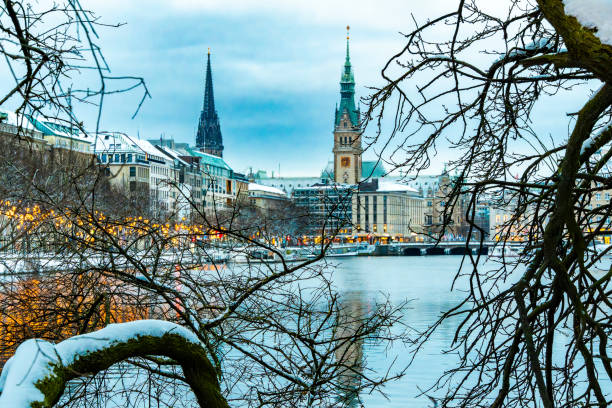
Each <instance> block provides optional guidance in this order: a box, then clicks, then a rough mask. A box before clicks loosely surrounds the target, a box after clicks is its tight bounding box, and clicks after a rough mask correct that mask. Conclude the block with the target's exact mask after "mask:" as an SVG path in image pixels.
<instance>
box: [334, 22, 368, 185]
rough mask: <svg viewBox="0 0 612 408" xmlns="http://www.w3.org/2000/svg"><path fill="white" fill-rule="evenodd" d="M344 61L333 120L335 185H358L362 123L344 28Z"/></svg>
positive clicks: (347, 28)
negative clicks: (337, 104) (338, 101)
mask: <svg viewBox="0 0 612 408" xmlns="http://www.w3.org/2000/svg"><path fill="white" fill-rule="evenodd" d="M346 30H347V33H346V60H345V61H344V68H343V70H342V76H341V78H340V106H336V116H335V120H334V149H333V152H334V181H335V182H336V183H345V184H357V183H359V181H360V180H361V153H362V152H363V150H362V148H361V123H360V112H359V109H358V108H356V107H355V77H354V76H353V68H352V66H351V59H350V56H349V35H348V30H349V27H348V26H347V27H346Z"/></svg>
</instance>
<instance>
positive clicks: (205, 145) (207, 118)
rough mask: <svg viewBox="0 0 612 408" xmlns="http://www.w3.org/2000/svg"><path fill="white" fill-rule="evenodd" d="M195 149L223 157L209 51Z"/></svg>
mask: <svg viewBox="0 0 612 408" xmlns="http://www.w3.org/2000/svg"><path fill="white" fill-rule="evenodd" d="M196 149H198V150H200V151H202V152H204V153H207V154H210V155H213V156H218V157H223V137H222V136H221V125H220V124H219V115H218V114H217V110H216V109H215V96H214V93H213V82H212V69H211V67H210V49H209V50H208V60H207V63H206V83H205V85H204V104H203V107H202V112H201V113H200V121H199V123H198V131H197V134H196Z"/></svg>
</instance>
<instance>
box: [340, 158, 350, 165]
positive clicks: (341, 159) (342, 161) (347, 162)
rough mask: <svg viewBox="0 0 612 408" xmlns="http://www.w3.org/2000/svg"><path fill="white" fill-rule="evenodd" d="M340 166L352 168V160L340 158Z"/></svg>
mask: <svg viewBox="0 0 612 408" xmlns="http://www.w3.org/2000/svg"><path fill="white" fill-rule="evenodd" d="M340 165H341V166H342V167H350V166H351V158H350V157H342V158H340Z"/></svg>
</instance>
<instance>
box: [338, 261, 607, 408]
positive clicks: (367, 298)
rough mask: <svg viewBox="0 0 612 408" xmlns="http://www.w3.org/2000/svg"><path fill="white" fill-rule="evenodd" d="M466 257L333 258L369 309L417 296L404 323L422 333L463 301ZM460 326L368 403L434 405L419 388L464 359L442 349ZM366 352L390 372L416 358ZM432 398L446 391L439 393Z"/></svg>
mask: <svg viewBox="0 0 612 408" xmlns="http://www.w3.org/2000/svg"><path fill="white" fill-rule="evenodd" d="M461 259H462V257H461V256H450V255H445V256H420V257H351V258H335V259H333V261H332V262H333V264H334V265H335V271H334V274H333V279H334V281H335V283H336V285H337V287H338V289H339V291H340V292H341V293H343V294H344V296H345V297H346V298H347V299H351V301H353V299H354V301H357V302H361V303H362V305H363V306H365V308H366V310H367V307H368V305H371V304H373V303H374V302H375V300H376V299H381V297H382V295H381V292H382V293H388V294H389V295H390V297H391V301H392V302H393V303H394V304H398V303H399V302H402V301H403V300H405V299H413V301H412V302H411V304H410V309H409V310H408V311H407V313H406V314H405V316H404V317H403V322H404V323H405V324H408V325H410V326H411V327H413V328H415V329H417V330H419V331H422V330H424V329H426V328H427V327H428V326H429V325H430V324H432V323H433V322H435V321H436V319H437V318H438V317H439V316H440V314H441V313H442V312H444V311H446V310H448V309H449V308H451V307H453V306H455V305H457V304H458V303H459V302H460V301H461V300H462V299H463V292H462V291H461V289H462V288H463V287H465V284H466V281H463V282H462V281H460V282H458V284H457V285H456V289H455V290H453V291H450V288H451V284H452V280H453V278H454V276H455V273H456V272H457V270H458V268H459V266H460V263H461ZM489 265H491V264H489ZM491 266H493V265H491ZM456 326H457V319H455V320H449V321H447V322H446V324H445V325H443V326H442V327H440V328H439V329H438V330H437V331H436V332H435V333H434V335H433V337H431V338H430V341H429V342H428V343H427V344H426V347H425V348H424V349H422V350H421V351H420V353H419V354H418V355H417V357H416V359H415V360H414V362H413V363H412V365H411V366H410V367H409V368H408V371H407V372H406V375H405V376H404V377H402V378H401V379H399V380H397V381H395V382H392V383H390V384H388V385H387V386H386V387H385V388H384V391H385V393H386V394H387V395H388V398H389V399H386V398H385V397H383V396H381V395H380V394H374V395H363V396H362V397H363V400H364V403H365V406H366V407H368V408H370V407H382V406H384V407H389V408H391V407H402V408H412V407H415V408H416V407H419V408H424V407H431V406H433V405H432V403H431V401H430V400H429V399H428V398H427V397H425V396H420V397H419V396H418V394H419V393H420V392H419V389H418V388H417V387H420V388H421V389H422V390H424V389H427V388H428V387H429V386H431V385H432V384H433V383H434V382H435V380H436V379H437V378H438V377H439V376H440V375H441V374H442V373H444V371H445V370H447V369H449V368H452V367H454V364H455V363H456V362H457V361H458V360H457V357H456V356H455V355H451V354H443V353H442V351H443V350H445V349H448V347H449V345H450V343H451V341H452V338H453V335H454V330H455V328H456ZM560 353H562V351H560ZM364 355H365V356H366V359H367V364H368V365H369V366H370V367H371V368H372V369H374V370H376V372H379V373H381V372H384V370H386V369H387V367H388V366H389V364H390V363H391V362H392V361H393V359H394V358H396V357H397V366H398V367H400V366H405V365H406V364H408V362H409V360H410V353H409V350H408V346H407V345H403V344H397V343H396V344H394V346H393V347H392V348H391V350H387V351H385V350H383V349H381V348H380V347H372V346H369V347H368V345H366V346H365V349H364ZM604 386H605V384H604ZM606 388H607V389H605V390H604V392H606V393H611V392H612V384H610V383H608V385H607V387H606ZM432 396H434V397H436V396H437V397H441V396H442V395H435V393H434V394H433V395H432Z"/></svg>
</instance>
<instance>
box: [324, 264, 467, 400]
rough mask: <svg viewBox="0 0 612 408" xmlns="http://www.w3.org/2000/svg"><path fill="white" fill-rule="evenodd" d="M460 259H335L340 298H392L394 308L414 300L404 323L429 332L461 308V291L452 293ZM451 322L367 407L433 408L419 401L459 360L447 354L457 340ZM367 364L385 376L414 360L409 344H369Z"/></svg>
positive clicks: (369, 397)
mask: <svg viewBox="0 0 612 408" xmlns="http://www.w3.org/2000/svg"><path fill="white" fill-rule="evenodd" d="M461 258H462V257H461V256H450V255H447V256H420V257H398V256H395V257H351V258H335V259H333V260H332V261H331V262H332V263H333V264H334V265H335V273H334V278H333V279H334V281H335V283H336V285H337V287H338V289H339V291H340V292H341V293H344V294H345V295H346V296H347V297H349V298H350V299H351V300H353V299H354V300H357V301H360V302H363V305H364V306H365V307H366V310H367V307H368V305H370V304H373V303H375V300H376V299H381V297H382V293H387V294H389V295H390V298H391V301H392V302H393V303H394V304H399V303H400V302H402V301H404V300H406V299H412V301H411V303H410V309H409V310H408V311H407V313H406V314H405V316H404V318H403V322H404V323H405V324H408V325H410V326H411V327H412V328H414V329H416V330H424V329H426V328H427V327H428V326H429V325H430V324H431V323H432V322H434V321H435V320H436V319H437V318H438V317H439V316H440V313H441V312H443V311H445V310H448V309H449V308H451V307H452V306H454V305H456V304H457V303H458V302H459V301H460V300H461V299H462V298H463V296H462V293H461V292H459V291H458V290H455V291H452V292H451V291H450V286H451V283H452V279H453V277H454V275H455V273H456V272H457V270H458V268H459V265H460V262H461ZM453 330H454V325H453V324H452V322H450V323H449V324H446V325H445V326H443V327H441V328H440V329H439V330H438V331H437V332H436V333H435V335H434V336H433V338H431V340H430V341H429V343H428V344H427V346H426V348H425V349H423V350H422V351H421V352H420V354H419V355H418V356H417V358H416V359H415V361H414V362H413V363H412V365H411V366H410V368H409V369H408V371H407V372H406V375H405V376H404V377H402V378H401V379H400V380H397V381H395V382H392V383H390V384H388V385H387V386H386V387H385V388H384V391H385V393H386V394H387V396H388V397H389V399H388V400H387V399H386V398H385V397H383V396H382V395H380V394H373V395H364V396H363V399H364V402H365V406H366V407H379V406H385V407H403V408H408V407H420V408H422V407H428V406H431V401H429V399H428V398H427V397H425V396H421V397H418V394H419V390H418V388H417V386H418V387H420V388H421V389H425V388H427V387H428V386H430V385H431V384H432V383H433V382H434V381H435V380H436V379H437V378H438V376H439V375H440V374H441V373H443V372H444V370H446V369H448V368H451V367H452V366H453V363H454V362H455V361H456V359H455V357H454V356H451V355H442V352H441V350H443V349H445V348H447V347H448V345H449V344H450V342H451V340H452V337H453V335H454V331H453ZM365 356H366V359H367V363H368V365H369V366H370V367H371V368H372V369H374V370H376V371H377V372H382V370H385V369H386V368H387V367H388V366H389V364H390V362H391V361H393V359H394V358H396V357H397V362H396V365H397V367H398V368H400V367H402V366H405V365H406V364H407V363H408V362H409V359H410V355H409V350H408V346H407V345H403V344H397V343H396V344H394V346H393V348H392V349H391V350H387V351H385V350H384V349H382V348H380V347H371V346H370V347H368V346H367V345H366V350H365Z"/></svg>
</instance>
